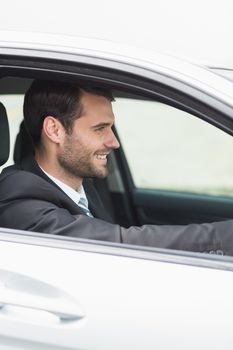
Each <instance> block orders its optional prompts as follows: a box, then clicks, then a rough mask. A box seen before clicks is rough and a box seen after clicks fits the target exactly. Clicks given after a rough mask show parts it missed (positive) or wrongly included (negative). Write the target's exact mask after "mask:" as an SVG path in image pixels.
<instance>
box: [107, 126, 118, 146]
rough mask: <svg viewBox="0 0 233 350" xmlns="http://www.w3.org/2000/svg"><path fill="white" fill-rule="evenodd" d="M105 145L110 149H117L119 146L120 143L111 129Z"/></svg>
mask: <svg viewBox="0 0 233 350" xmlns="http://www.w3.org/2000/svg"><path fill="white" fill-rule="evenodd" d="M105 146H106V147H107V148H110V149H117V148H119V147H120V143H119V141H118V140H117V138H116V136H115V134H114V132H113V131H112V130H111V131H110V134H109V137H108V138H107V140H106V142H105Z"/></svg>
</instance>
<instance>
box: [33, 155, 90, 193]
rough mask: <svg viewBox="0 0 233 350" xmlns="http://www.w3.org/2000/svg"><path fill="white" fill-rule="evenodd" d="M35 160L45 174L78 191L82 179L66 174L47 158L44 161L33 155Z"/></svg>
mask: <svg viewBox="0 0 233 350" xmlns="http://www.w3.org/2000/svg"><path fill="white" fill-rule="evenodd" d="M35 159H36V162H37V163H38V165H39V166H40V167H41V168H42V169H43V170H44V171H46V173H48V174H49V175H51V176H53V177H55V178H56V179H58V180H60V181H61V182H63V183H64V184H66V185H68V186H70V187H72V188H73V189H74V190H78V189H80V187H81V186H82V182H83V179H82V178H79V177H76V176H74V175H72V174H70V173H68V172H67V171H66V170H65V169H63V168H62V167H61V166H59V164H57V162H56V161H51V160H50V159H47V158H46V159H45V158H44V157H42V156H41V155H40V154H38V153H35Z"/></svg>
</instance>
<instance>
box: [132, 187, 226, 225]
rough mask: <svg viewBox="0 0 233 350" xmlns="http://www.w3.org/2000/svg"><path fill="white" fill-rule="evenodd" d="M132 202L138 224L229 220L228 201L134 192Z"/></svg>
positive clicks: (162, 192) (217, 198)
mask: <svg viewBox="0 0 233 350" xmlns="http://www.w3.org/2000/svg"><path fill="white" fill-rule="evenodd" d="M132 202H133V207H134V208H135V212H136V213H137V219H138V222H139V223H140V225H143V224H147V223H152V224H179V225H185V224H189V223H203V222H214V221H221V220H226V219H232V217H233V200H232V199H231V198H224V197H222V198H221V197H214V196H207V195H202V196H200V195H195V194H187V193H176V192H168V191H156V190H146V189H135V190H133V191H132Z"/></svg>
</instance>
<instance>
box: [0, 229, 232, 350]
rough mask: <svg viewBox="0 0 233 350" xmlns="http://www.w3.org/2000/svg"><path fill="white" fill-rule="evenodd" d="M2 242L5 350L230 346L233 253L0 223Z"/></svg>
mask: <svg viewBox="0 0 233 350" xmlns="http://www.w3.org/2000/svg"><path fill="white" fill-rule="evenodd" d="M0 250H1V258H0V261H1V266H0V348H1V349H2V350H6V349H11V350H16V349H17V350H18V349H36V350H38V349H39V350H44V349H46V350H53V349H62V350H64V349H103V350H105V349H106V350H107V349H113V350H115V349H142V348H146V349H148V350H149V349H151V350H152V349H155V348H159V349H167V350H171V349H174V347H175V348H179V349H181V350H182V349H187V348H189V349H197V348H200V347H202V346H203V344H204V345H205V349H211V350H213V349H219V347H220V345H221V347H223V348H224V349H225V350H228V349H229V350H230V349H231V346H232V340H233V338H232V329H231V324H232V322H233V316H232V315H233V303H232V293H233V279H232V273H233V261H232V258H230V257H228V258H224V257H222V256H214V257H213V256H211V255H206V254H194V253H182V252H172V251H169V250H167V251H165V250H161V249H160V250H158V249H153V248H152V249H148V248H142V247H141V248H140V247H132V246H131V247H130V246H127V245H117V244H107V243H106V244H104V243H102V244H101V243H100V242H93V241H87V240H86V241H85V240H77V239H71V238H66V237H63V238H62V237H56V236H53V235H50V236H46V235H43V234H36V233H27V232H17V231H16V230H4V229H1V231H0ZM194 334H195V336H194Z"/></svg>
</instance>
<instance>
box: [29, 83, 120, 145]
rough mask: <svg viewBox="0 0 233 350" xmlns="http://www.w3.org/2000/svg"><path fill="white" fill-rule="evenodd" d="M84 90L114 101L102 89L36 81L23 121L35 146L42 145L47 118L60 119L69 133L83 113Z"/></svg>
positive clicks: (109, 92) (110, 94) (30, 91)
mask: <svg viewBox="0 0 233 350" xmlns="http://www.w3.org/2000/svg"><path fill="white" fill-rule="evenodd" d="M83 91H85V92H88V93H91V94H93V95H99V96H103V97H105V98H107V99H108V100H109V101H113V100H114V98H113V96H112V93H111V91H110V90H108V89H104V88H100V87H90V86H81V85H77V84H74V83H64V82H57V81H46V80H34V81H33V83H32V85H31V86H30V88H29V89H28V91H27V92H26V94H25V98H24V106H23V112H24V121H25V125H26V128H27V131H28V133H29V135H30V136H31V138H32V141H33V143H34V145H35V146H36V145H38V144H39V143H40V138H41V131H42V126H43V122H44V119H45V118H46V116H48V115H51V116H53V117H54V118H56V119H58V120H59V121H60V122H61V124H62V125H63V126H64V128H65V130H66V132H67V133H71V132H72V128H73V122H74V120H75V119H77V118H79V117H80V116H81V114H82V104H81V103H80V98H81V96H82V93H83Z"/></svg>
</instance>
